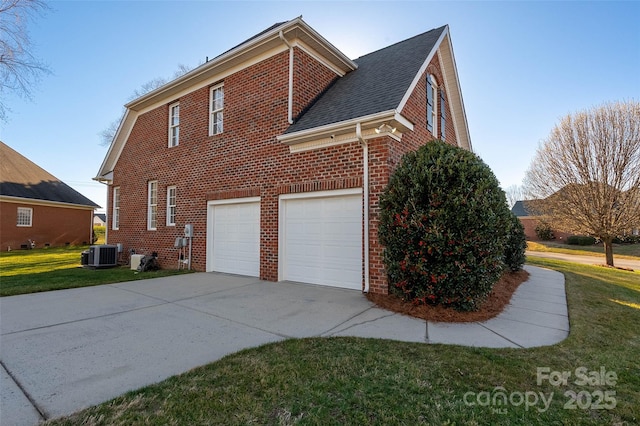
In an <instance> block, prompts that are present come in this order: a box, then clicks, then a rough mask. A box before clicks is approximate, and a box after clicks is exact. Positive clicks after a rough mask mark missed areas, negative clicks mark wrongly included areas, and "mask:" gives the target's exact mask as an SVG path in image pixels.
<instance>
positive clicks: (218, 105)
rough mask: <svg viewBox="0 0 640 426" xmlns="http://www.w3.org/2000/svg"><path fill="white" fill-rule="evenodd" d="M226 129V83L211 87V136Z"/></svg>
mask: <svg viewBox="0 0 640 426" xmlns="http://www.w3.org/2000/svg"><path fill="white" fill-rule="evenodd" d="M223 130H224V85H222V84H219V85H217V86H213V87H212V88H211V91H210V94H209V136H213V135H217V134H219V133H222V132H223Z"/></svg>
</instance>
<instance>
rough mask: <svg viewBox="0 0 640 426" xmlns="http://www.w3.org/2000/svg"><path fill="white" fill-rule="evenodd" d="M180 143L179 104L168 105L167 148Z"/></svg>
mask: <svg viewBox="0 0 640 426" xmlns="http://www.w3.org/2000/svg"><path fill="white" fill-rule="evenodd" d="M178 143H180V104H179V103H178V102H176V103H175V104H171V105H169V148H171V147H172V146H178Z"/></svg>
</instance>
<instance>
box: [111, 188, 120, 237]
mask: <svg viewBox="0 0 640 426" xmlns="http://www.w3.org/2000/svg"><path fill="white" fill-rule="evenodd" d="M111 229H114V230H118V229H120V187H119V186H117V187H115V188H113V214H112V215H111Z"/></svg>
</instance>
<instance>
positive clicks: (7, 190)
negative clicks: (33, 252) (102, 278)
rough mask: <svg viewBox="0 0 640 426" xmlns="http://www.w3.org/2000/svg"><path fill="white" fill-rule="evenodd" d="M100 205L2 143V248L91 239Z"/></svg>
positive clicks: (41, 245) (0, 232)
mask: <svg viewBox="0 0 640 426" xmlns="http://www.w3.org/2000/svg"><path fill="white" fill-rule="evenodd" d="M99 207H100V206H98V205H97V204H96V203H94V202H93V201H91V200H89V199H88V198H87V197H85V196H84V195H82V194H80V193H79V192H77V191H76V190H74V189H73V188H71V187H70V186H68V185H67V184H65V183H64V182H62V181H60V179H58V178H56V177H55V176H53V175H52V174H50V173H49V172H47V171H46V170H44V169H42V168H41V167H39V166H37V165H36V164H34V163H33V162H32V161H30V160H29V159H27V158H26V157H24V156H22V155H21V154H19V153H18V152H16V151H15V150H13V149H12V148H10V147H9V146H7V145H6V144H4V143H3V142H0V249H1V250H9V249H10V248H11V249H19V248H21V247H23V248H25V247H28V246H30V242H35V246H36V247H44V246H51V247H55V246H64V245H80V244H89V243H91V236H92V231H93V211H94V210H95V209H96V208H99Z"/></svg>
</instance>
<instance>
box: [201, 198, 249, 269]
mask: <svg viewBox="0 0 640 426" xmlns="http://www.w3.org/2000/svg"><path fill="white" fill-rule="evenodd" d="M244 200H245V201H244V202H238V200H225V201H222V202H215V201H213V202H210V203H209V211H208V218H207V222H208V225H207V229H208V230H207V244H208V251H207V271H216V272H227V273H231V274H239V275H249V276H252V277H259V276H260V202H259V201H255V199H253V198H251V199H244Z"/></svg>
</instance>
